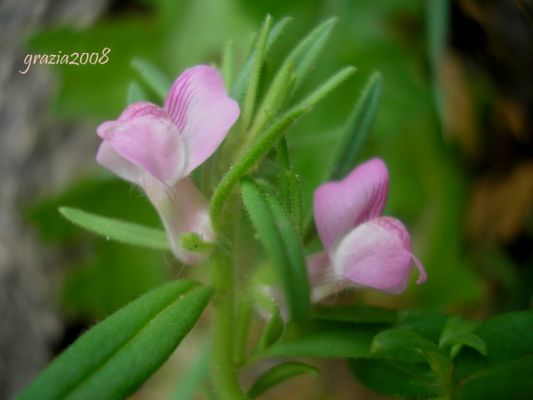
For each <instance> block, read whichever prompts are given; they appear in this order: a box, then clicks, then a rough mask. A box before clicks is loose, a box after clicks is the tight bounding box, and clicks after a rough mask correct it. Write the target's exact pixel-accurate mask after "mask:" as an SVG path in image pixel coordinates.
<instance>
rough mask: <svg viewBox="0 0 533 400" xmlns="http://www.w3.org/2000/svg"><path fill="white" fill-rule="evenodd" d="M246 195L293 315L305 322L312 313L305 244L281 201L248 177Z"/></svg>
mask: <svg viewBox="0 0 533 400" xmlns="http://www.w3.org/2000/svg"><path fill="white" fill-rule="evenodd" d="M241 190H242V198H243V201H244V205H245V206H246V209H247V211H248V214H249V216H250V219H251V220H252V223H253V225H254V227H255V229H256V231H257V233H258V234H259V237H260V240H261V242H262V244H263V246H264V247H265V250H266V252H267V253H268V255H269V257H270V259H271V260H272V262H273V264H274V267H275V268H276V271H277V273H278V275H279V278H280V280H281V283H282V286H283V290H284V294H285V299H286V301H287V304H288V307H289V311H290V315H291V317H292V318H293V319H295V320H296V321H305V320H306V319H307V318H308V315H309V307H310V305H309V299H310V294H309V281H308V278H307V271H306V265H305V258H304V253H303V249H302V244H301V242H300V240H299V238H298V235H297V234H296V232H295V230H294V227H293V226H292V225H291V223H290V221H289V219H288V217H287V216H286V214H285V212H284V211H283V208H282V207H281V205H280V204H279V201H278V200H277V199H276V198H275V197H273V196H267V195H266V194H265V193H264V192H263V191H262V190H261V189H260V188H259V186H258V185H257V184H255V183H254V182H253V181H251V180H244V181H243V182H242V184H241Z"/></svg>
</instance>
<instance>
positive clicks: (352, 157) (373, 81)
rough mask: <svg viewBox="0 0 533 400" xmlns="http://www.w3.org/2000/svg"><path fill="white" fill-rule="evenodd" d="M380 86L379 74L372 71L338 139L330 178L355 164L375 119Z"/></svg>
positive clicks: (344, 174) (346, 170) (340, 174)
mask: <svg viewBox="0 0 533 400" xmlns="http://www.w3.org/2000/svg"><path fill="white" fill-rule="evenodd" d="M381 86H382V78H381V75H380V74H379V73H377V72H374V73H373V74H372V75H371V76H370V78H369V80H368V82H367V84H366V86H365V88H364V90H363V93H362V94H361V96H360V97H359V99H358V100H357V103H356V105H355V108H354V110H353V112H352V114H351V115H350V118H349V119H348V123H347V124H346V126H345V128H344V132H343V135H342V137H341V138H340V140H339V144H338V147H337V154H336V157H335V158H334V160H333V166H332V171H331V175H330V178H331V179H341V178H343V177H345V176H346V175H347V174H348V173H349V172H350V171H351V170H352V169H353V167H354V165H355V164H356V160H357V157H358V156H359V154H360V153H361V149H362V148H363V145H364V144H365V142H366V140H367V139H368V136H369V135H370V132H371V131H372V126H373V125H374V121H375V120H376V116H377V113H378V109H379V102H380V99H381Z"/></svg>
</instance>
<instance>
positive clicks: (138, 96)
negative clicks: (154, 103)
mask: <svg viewBox="0 0 533 400" xmlns="http://www.w3.org/2000/svg"><path fill="white" fill-rule="evenodd" d="M147 98H148V97H147V96H146V93H144V90H143V88H142V87H141V85H139V84H138V83H137V82H136V81H133V82H131V83H130V85H129V86H128V99H127V101H128V104H133V103H136V102H138V101H143V100H147Z"/></svg>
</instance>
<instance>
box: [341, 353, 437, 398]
mask: <svg viewBox="0 0 533 400" xmlns="http://www.w3.org/2000/svg"><path fill="white" fill-rule="evenodd" d="M348 365H349V366H350V369H351V371H352V373H353V374H354V375H355V376H356V377H357V380H358V381H359V382H361V383H362V384H364V385H365V386H368V387H369V388H371V389H373V390H375V391H376V392H378V393H381V394H385V395H390V396H401V397H402V398H403V397H407V398H416V399H419V398H423V399H425V398H435V397H437V396H438V395H439V394H440V392H439V390H438V382H437V380H436V378H435V376H434V374H433V373H432V372H431V371H430V370H429V368H428V367H427V366H422V365H416V364H412V363H404V362H400V361H397V360H373V359H364V358H358V359H350V360H348Z"/></svg>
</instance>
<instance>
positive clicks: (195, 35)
mask: <svg viewBox="0 0 533 400" xmlns="http://www.w3.org/2000/svg"><path fill="white" fill-rule="evenodd" d="M489 3H490V4H489ZM489 3H487V4H485V5H484V2H482V1H479V2H477V1H455V2H454V1H451V2H447V1H444V0H435V1H423V0H411V1H402V0H373V1H364V0H359V1H357V0H305V1H304V0H293V1H267V0H255V1H252V0H250V1H246V0H198V1H192V0H191V1H185V0H184V1H170V0H151V1H148V0H146V1H140V0H139V1H126V0H122V1H115V2H112V3H111V4H110V5H109V7H108V9H107V11H106V12H105V13H104V15H102V17H101V18H100V19H99V20H98V21H97V23H95V24H94V25H92V26H90V27H88V28H86V29H83V30H80V29H78V28H76V29H74V28H71V27H68V26H65V27H49V28H46V29H43V30H42V31H41V32H38V33H36V34H35V35H33V36H32V37H31V38H30V39H29V46H30V48H31V49H34V50H35V52H39V53H55V52H57V51H59V50H62V51H63V53H65V54H67V53H70V52H73V51H79V52H82V51H97V52H99V51H101V49H102V48H104V47H109V48H111V53H110V61H109V63H107V64H105V65H98V66H91V65H87V66H79V67H76V68H73V67H71V66H68V65H67V66H57V67H56V72H57V75H58V82H59V88H58V93H57V97H56V99H55V103H54V107H53V108H54V116H55V118H59V119H62V120H80V119H81V120H85V121H91V123H93V124H94V126H95V127H96V126H97V124H98V123H100V122H101V121H103V120H106V119H114V118H116V117H117V115H118V114H119V113H120V112H121V110H122V109H123V108H124V106H125V104H126V93H127V89H128V85H129V83H130V82H131V81H133V80H136V81H139V77H138V75H137V74H136V72H135V71H134V69H133V68H132V67H131V61H132V60H133V59H135V58H141V59H146V60H149V61H150V62H151V63H153V64H155V65H157V66H158V67H159V68H160V69H161V70H162V71H164V72H165V73H166V74H167V76H168V77H169V78H171V79H173V78H174V77H176V76H177V75H178V74H179V73H180V72H181V71H182V70H183V69H184V68H186V67H188V66H191V65H193V64H198V63H215V64H219V63H220V60H221V56H222V54H221V51H222V49H223V48H224V45H225V43H226V41H227V40H231V41H233V43H234V44H235V48H236V53H237V56H238V57H239V58H240V60H242V59H244V58H245V56H246V52H247V49H248V47H249V45H250V43H251V40H252V37H253V33H254V31H255V30H256V29H257V28H258V26H259V24H260V22H261V20H262V19H263V18H264V16H265V14H266V13H270V14H271V15H272V16H273V17H274V18H275V19H279V18H281V17H284V16H291V17H293V21H292V23H291V24H290V26H289V27H288V29H287V31H286V33H285V34H284V36H283V37H282V39H281V41H280V43H279V44H278V45H277V46H276V48H275V49H274V51H273V53H272V54H271V55H270V57H269V59H268V62H267V65H266V74H267V75H266V76H267V77H268V76H271V75H272V73H273V72H274V71H275V68H276V67H277V66H279V65H280V63H281V61H282V60H283V57H284V56H285V54H286V53H287V51H288V50H289V49H290V48H291V47H292V46H293V45H294V44H295V43H296V42H297V41H298V39H299V38H300V37H301V36H302V35H303V34H305V33H306V32H308V31H309V30H310V29H311V28H312V27H313V26H315V25H316V24H317V23H319V22H320V21H322V20H324V19H326V18H327V17H330V16H333V15H336V16H337V17H338V18H339V20H338V23H337V26H336V28H335V31H334V34H333V36H332V38H331V39H330V41H329V42H328V44H327V46H326V48H325V50H324V52H323V55H322V56H321V57H320V59H319V61H318V62H317V63H316V65H315V68H314V70H313V71H312V73H311V74H310V76H309V77H308V79H307V80H306V82H305V85H303V87H302V88H301V89H299V90H300V92H299V94H300V96H301V95H303V94H305V93H307V92H308V91H309V90H310V89H311V88H313V87H315V86H316V85H317V84H319V83H320V82H321V80H323V79H325V78H326V77H327V76H329V75H331V74H332V73H333V72H334V71H335V70H337V69H339V68H340V67H342V66H344V65H347V64H350V65H354V66H355V67H356V68H357V73H356V74H355V76H354V77H353V78H351V79H350V80H349V81H348V82H347V83H346V84H344V85H343V86H342V87H341V88H340V89H339V90H337V91H335V92H334V93H333V94H332V95H331V96H330V97H329V98H328V99H327V100H326V101H324V102H323V103H321V104H320V105H319V106H318V107H317V108H316V110H314V111H313V112H312V113H311V114H310V115H308V116H306V117H305V118H304V119H303V120H302V121H300V122H299V123H298V124H297V125H296V126H295V127H293V128H291V131H290V133H289V134H288V143H289V147H290V149H291V151H292V153H293V155H294V158H295V164H296V169H297V171H298V173H299V174H300V176H301V179H302V183H303V187H304V202H305V207H306V209H307V210H309V209H310V206H311V196H312V191H313V189H314V188H315V187H316V186H318V185H319V184H320V183H321V182H322V179H323V176H322V172H323V170H324V166H325V165H327V162H328V157H329V156H330V153H331V150H332V149H333V144H334V143H335V139H336V137H337V136H338V134H339V133H340V132H341V131H342V127H343V124H344V122H345V120H346V118H347V116H348V115H349V113H350V110H351V109H352V107H353V105H354V103H355V101H356V99H357V97H358V96H359V94H360V92H361V90H362V88H363V86H364V84H365V82H366V80H367V79H368V77H369V75H370V74H371V73H372V72H373V71H379V72H380V73H381V74H382V75H383V79H384V91H383V95H382V102H381V108H380V111H379V115H378V119H377V122H376V124H375V126H374V131H373V134H372V136H371V138H370V140H369V142H368V143H367V145H366V147H365V150H364V154H363V156H362V157H361V160H360V161H363V160H365V159H367V158H370V157H373V156H379V157H381V158H383V159H384V160H385V161H386V163H387V165H388V166H389V169H390V184H391V186H390V192H389V200H388V203H387V207H386V211H385V213H386V214H388V215H394V216H396V217H398V218H400V219H401V220H403V221H404V222H405V223H406V225H407V226H408V227H409V228H410V230H411V232H412V235H413V238H414V247H415V254H417V256H418V257H419V258H420V260H421V261H422V262H423V263H424V265H425V267H426V269H427V272H428V275H429V279H428V281H427V283H426V284H425V285H422V286H414V285H411V289H410V290H409V291H408V292H406V293H405V294H404V295H402V296H400V297H388V296H383V295H379V294H375V293H370V292H369V293H366V292H365V293H362V294H361V295H360V296H361V298H362V301H366V302H368V303H372V304H378V305H384V306H390V307H395V308H398V307H406V308H407V307H412V308H423V309H432V310H442V311H457V312H462V313H465V314H467V315H470V316H473V317H486V316H488V315H491V314H494V313H497V312H501V311H504V310H513V309H521V308H527V307H528V306H529V305H530V304H531V297H530V296H531V293H532V282H533V280H532V279H531V278H532V276H531V275H532V272H531V271H532V268H531V267H532V263H533V257H532V253H531V248H532V247H533V246H532V232H533V231H532V223H531V204H532V203H533V202H532V199H533V187H532V182H533V168H532V161H531V152H530V150H531V147H532V139H531V131H530V128H529V126H531V125H530V124H528V121H529V120H530V119H531V116H530V115H528V110H531V101H532V95H531V91H527V90H526V91H524V90H523V86H524V85H526V86H527V85H528V84H529V83H531V82H530V81H531V77H528V76H527V68H526V70H525V71H524V68H523V64H524V63H526V65H530V66H531V63H530V61H531V60H530V59H526V60H524V57H526V58H527V57H528V56H527V54H526V53H527V51H526V53H524V51H523V50H524V48H525V49H526V50H527V43H531V42H527V41H526V44H522V45H523V46H525V47H524V48H522V47H520V46H521V43H520V42H518V43H517V42H516V40H515V39H513V38H514V37H513V36H512V35H513V34H514V33H513V32H514V31H513V32H511V31H509V32H511V33H509V32H508V31H506V29H503V28H501V26H504V27H505V26H512V25H513V24H514V25H515V28H516V26H521V25H520V24H518V25H517V22H516V21H518V22H520V23H523V24H524V26H525V27H526V36H527V35H528V34H529V35H531V33H530V31H529V33H528V31H527V26H528V25H527V23H524V22H523V21H527V18H528V17H527V15H528V12H530V9H529V11H528V9H526V8H524V9H522V8H521V7H520V6H516V7H515V8H512V6H508V5H507V4H508V3H510V2H504V1H501V2H498V1H491V2H489ZM504 3H505V4H504ZM518 3H520V2H517V4H518ZM502 7H503V9H504V10H507V11H509V10H508V9H507V7H511V10H510V11H509V12H505V13H504V12H502V11H501V9H502ZM529 15H530V14H529ZM502 24H503V25H502ZM517 29H518V28H517ZM508 42H512V43H513V46H514V47H513V46H511V47H509V46H507V44H508ZM502 48H503V50H502ZM529 49H530V48H529ZM502 51H503V53H502ZM506 52H507V53H506ZM513 52H514V53H513ZM521 57H522V58H521ZM527 63H529V64H527ZM515 64H520V66H517V65H515ZM513 68H514V69H513ZM139 82H140V81H139ZM520 82H522V85H520ZM140 83H141V84H142V82H140ZM152 95H154V94H152ZM154 99H155V95H154ZM59 205H68V206H73V207H79V208H82V209H85V210H90V211H93V212H95V213H98V214H102V215H106V216H113V217H118V218H122V219H127V220H131V221H135V222H140V223H145V224H148V225H152V226H158V225H159V222H158V219H157V215H156V213H155V211H154V210H153V209H152V208H151V206H150V205H149V204H148V202H147V200H146V199H145V198H144V197H143V196H142V195H141V194H140V192H139V191H138V190H137V189H135V188H132V187H131V186H130V185H128V184H126V183H124V182H121V181H118V180H117V179H115V178H113V177H111V176H110V175H108V174H107V173H106V172H105V171H103V170H102V169H101V168H99V167H98V166H97V165H96V163H95V165H94V173H93V174H89V176H83V177H80V178H79V180H77V181H76V182H73V183H72V185H71V186H70V187H67V188H65V191H64V192H63V193H58V194H57V196H54V197H52V198H46V199H43V200H41V201H38V202H36V203H35V204H33V205H32V206H31V207H30V208H29V210H28V217H29V218H30V220H31V221H32V222H33V223H34V224H36V226H37V227H38V229H39V231H40V232H41V233H42V237H43V238H44V239H45V240H46V241H47V242H49V243H52V244H55V245H58V244H60V245H61V247H62V248H63V249H65V251H68V252H70V253H71V254H73V255H74V257H73V259H76V262H75V263H73V265H71V266H69V268H68V270H67V273H66V275H65V278H64V283H63V285H62V289H61V291H60V294H59V296H58V302H59V304H60V305H61V309H62V310H63V312H64V313H65V315H66V318H67V320H69V321H71V323H72V324H81V325H82V326H83V325H84V324H88V323H90V322H91V321H93V320H95V319H98V318H101V317H103V316H105V315H107V314H109V313H110V312H111V311H113V310H115V309H117V308H118V307H120V306H121V305H123V304H125V303H126V302H128V301H129V300H131V299H132V298H134V297H136V296H137V295H139V294H140V293H143V292H144V291H146V290H147V289H149V288H151V287H153V286H155V285H157V284H158V283H160V282H162V281H165V280H167V279H170V278H171V277H176V276H183V275H184V274H186V273H187V272H186V271H183V268H182V266H180V265H179V264H177V263H176V262H175V261H173V260H171V257H170V256H169V255H163V254H160V253H156V252H152V251H148V250H144V249H143V250H140V249H134V248H130V247H123V246H121V245H119V244H114V243H111V242H107V241H105V240H103V239H100V238H96V237H94V236H92V235H90V234H87V233H85V232H82V231H81V230H80V229H78V228H77V227H74V226H71V225H70V224H69V223H67V222H66V221H64V220H63V219H61V218H60V217H59V215H58V213H57V207H58V206H59Z"/></svg>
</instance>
